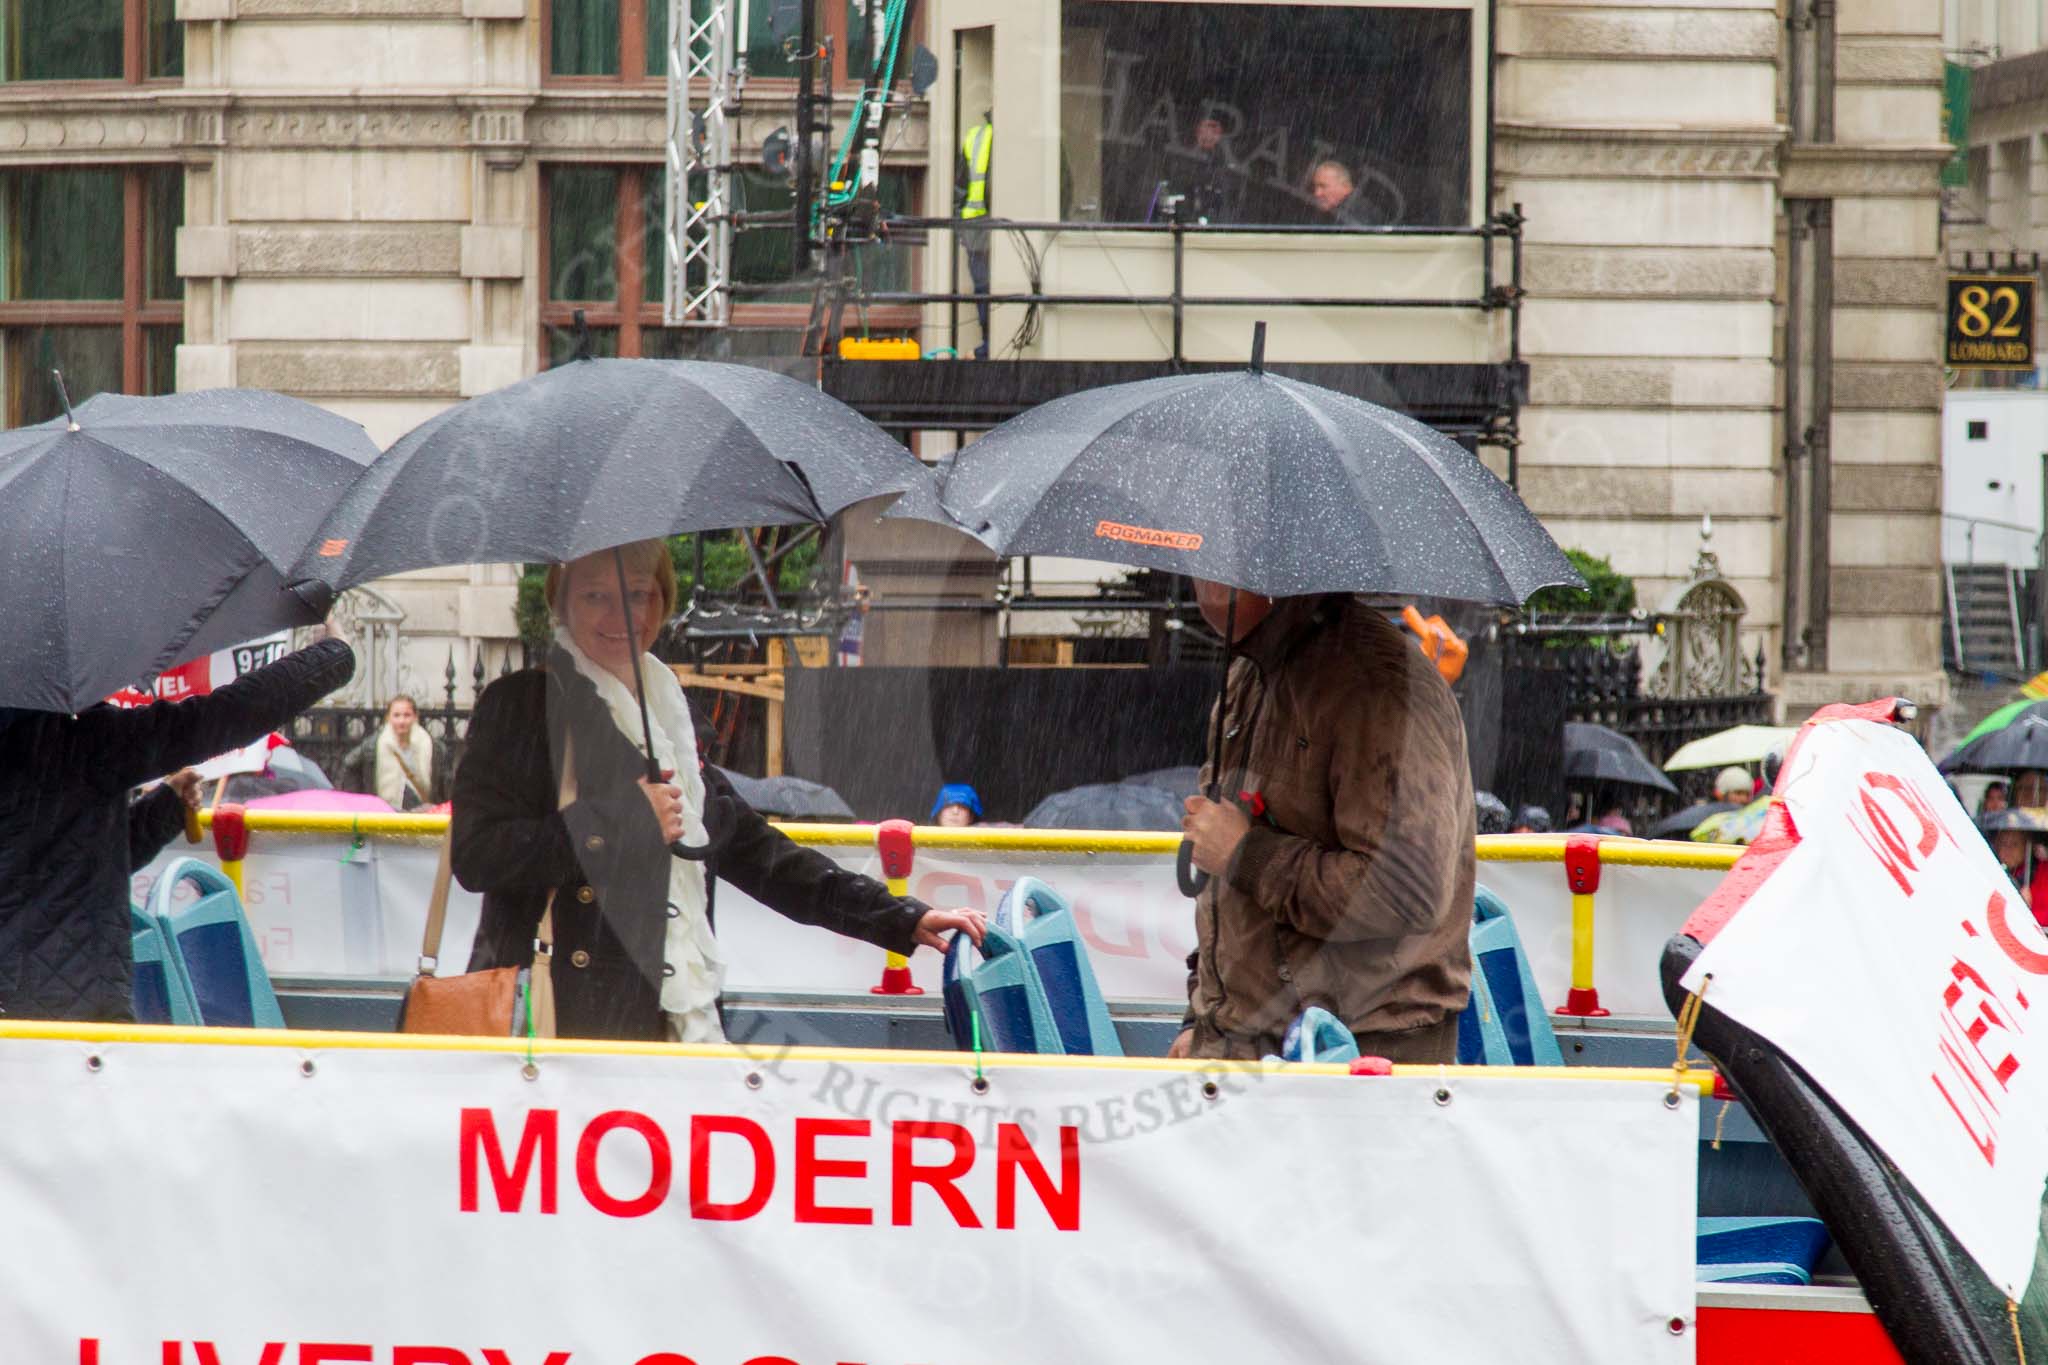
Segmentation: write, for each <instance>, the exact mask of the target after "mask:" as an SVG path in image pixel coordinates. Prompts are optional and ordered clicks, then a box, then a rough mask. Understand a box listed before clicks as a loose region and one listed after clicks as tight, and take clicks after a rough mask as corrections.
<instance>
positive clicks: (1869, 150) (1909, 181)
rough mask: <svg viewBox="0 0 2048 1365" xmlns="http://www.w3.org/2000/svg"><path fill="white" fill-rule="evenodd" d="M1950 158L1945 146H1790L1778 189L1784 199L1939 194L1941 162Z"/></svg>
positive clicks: (1844, 143) (1786, 153)
mask: <svg viewBox="0 0 2048 1365" xmlns="http://www.w3.org/2000/svg"><path fill="white" fill-rule="evenodd" d="M1951 154H1952V149H1951V148H1949V147H1948V146H1947V145H1946V144H1944V143H1935V144H1930V145H1927V146H1921V147H1914V146H1905V147H1873V146H1869V145H1867V144H1856V143H1847V142H1798V143H1792V144H1791V145H1789V146H1787V147H1786V148H1785V157H1784V167H1785V169H1784V177H1783V183H1782V186H1781V189H1782V192H1783V194H1784V195H1785V197H1786V198H1787V199H1856V198H1865V197H1870V196H1877V195H1920V194H1927V195H1932V194H1937V193H1939V192H1940V188H1941V166H1942V163H1943V162H1945V161H1947V160H1948V158H1949V157H1950V155H1951Z"/></svg>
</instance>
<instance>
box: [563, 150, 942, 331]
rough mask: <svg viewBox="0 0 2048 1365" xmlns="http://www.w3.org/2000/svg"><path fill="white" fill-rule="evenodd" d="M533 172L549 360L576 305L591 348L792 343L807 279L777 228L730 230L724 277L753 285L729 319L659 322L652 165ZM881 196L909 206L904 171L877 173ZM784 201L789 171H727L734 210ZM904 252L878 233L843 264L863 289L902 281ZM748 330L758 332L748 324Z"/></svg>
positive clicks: (771, 208)
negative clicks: (728, 271)
mask: <svg viewBox="0 0 2048 1365" xmlns="http://www.w3.org/2000/svg"><path fill="white" fill-rule="evenodd" d="M545 181H546V192H545V200H546V204H545V212H546V215H547V217H546V221H545V223H544V225H543V228H542V233H541V238H542V242H543V250H544V251H545V253H546V256H545V259H544V260H543V261H542V262H541V269H542V277H543V278H544V279H545V280H546V282H547V283H546V296H545V299H544V300H543V302H542V305H541V324H542V328H543V331H544V333H545V335H544V336H543V339H542V341H543V346H542V349H543V351H544V352H545V353H546V355H547V358H548V363H549V364H550V365H553V364H558V363H560V362H562V361H565V360H568V359H569V358H571V357H572V356H574V355H575V354H576V350H577V347H578V345H579V344H581V338H580V335H579V333H578V332H577V331H576V313H577V312H578V311H579V310H580V311H581V312H582V313H583V320H584V325H585V327H586V328H587V329H588V347H589V353H590V354H592V355H598V356H654V357H665V358H670V359H681V358H684V357H688V356H697V355H702V356H704V357H706V358H710V357H711V356H713V355H714V354H716V355H720V356H727V355H729V356H749V357H760V356H764V355H778V354H780V355H795V354H797V353H798V350H799V345H798V342H799V341H800V339H801V337H802V329H803V323H804V319H805V318H806V317H807V316H808V311H809V305H810V301H811V296H812V292H813V285H812V284H811V283H810V282H809V281H804V282H790V280H791V272H790V264H791V261H790V257H791V251H790V229H789V228H788V227H784V226H773V227H756V228H745V229H742V230H740V231H738V232H736V233H735V234H734V238H733V252H732V278H733V281H734V283H735V284H738V285H741V286H754V287H753V288H748V289H744V290H743V291H742V292H741V293H740V294H739V297H738V298H737V299H736V300H735V303H734V308H733V319H734V321H735V323H737V324H738V325H737V326H734V327H729V328H718V329H713V328H700V327H675V328H667V327H663V326H662V325H661V302H662V288H663V283H664V281H663V272H664V247H663V242H662V209H663V205H664V203H665V202H666V193H665V185H664V179H663V173H662V168H661V167H660V166H659V165H653V164H648V165H630V166H607V165H561V164H558V165H552V166H549V167H547V168H546V175H545ZM881 199H882V207H883V209H884V211H885V212H890V213H907V212H913V211H914V210H915V208H916V205H917V202H918V185H917V183H916V182H915V181H914V180H912V178H911V177H909V176H906V175H898V174H894V173H891V174H887V175H885V176H884V177H883V180H882V194H881ZM793 201H794V195H793V194H792V193H791V190H790V186H789V182H788V181H786V180H785V179H783V178H782V177H780V176H776V175H771V174H769V173H768V172H766V171H763V170H761V169H759V168H758V167H755V168H742V169H741V170H739V171H738V172H737V173H736V174H735V175H734V184H733V206H734V209H735V211H736V212H740V213H755V214H785V215H786V214H788V213H789V211H790V209H791V206H792V203H793ZM910 253H911V248H908V247H901V246H890V245H886V244H882V243H874V244H869V245H865V246H860V247H855V248H853V249H852V250H851V251H850V252H849V253H848V257H847V269H848V270H849V271H850V272H851V273H853V274H854V276H855V278H856V280H857V282H859V283H860V284H862V285H863V286H865V288H867V289H869V290H900V289H904V288H907V287H908V282H909V280H910V278H911V273H910V272H911V261H910ZM777 285H780V286H782V287H780V288H775V287H774V286H777ZM894 312H895V313H902V314H903V316H901V317H897V316H894V314H893V313H892V315H891V316H890V318H889V321H890V322H891V324H892V325H895V326H900V327H906V328H908V327H915V326H916V311H915V309H911V310H909V311H908V312H904V310H902V309H897V310H894ZM756 332H761V333H763V334H764V335H760V336H750V335H748V334H749V333H756ZM771 337H772V338H773V339H772V340H770V339H769V338H771Z"/></svg>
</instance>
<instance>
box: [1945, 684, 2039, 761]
mask: <svg viewBox="0 0 2048 1365" xmlns="http://www.w3.org/2000/svg"><path fill="white" fill-rule="evenodd" d="M2040 704H2041V703H2039V702H2037V701H2035V700H2034V699H2033V698H2032V697H2021V698H2020V699H2019V700H2018V701H2011V702H2007V703H2006V704H2005V705H2003V706H2001V707H1999V708H1998V709H1997V710H1996V711H1993V712H1992V713H1991V714H1990V715H1988V716H1986V717H1984V719H1982V720H1980V721H1978V722H1977V728H1976V729H1974V730H1972V731H1970V733H1969V734H1967V735H1964V736H1963V744H1968V743H1969V742H1970V741H1971V740H1973V739H1976V738H1978V737H1979V736H1982V735H1988V734H1990V733H1991V732H1992V731H1993V730H2003V729H2004V728H2005V727H2006V726H2008V725H2010V724H2012V723H2013V722H2014V721H2016V720H2018V719H2019V717H2020V712H2022V711H2024V710H2026V709H2027V708H2028V707H2029V706H2039V705H2040ZM1963 744H1958V745H1957V746H1956V747H1957V748H1958V749H1960V748H1962V747H1963Z"/></svg>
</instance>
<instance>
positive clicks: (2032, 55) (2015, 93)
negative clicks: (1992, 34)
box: [1970, 49, 2048, 114]
mask: <svg viewBox="0 0 2048 1365" xmlns="http://www.w3.org/2000/svg"><path fill="white" fill-rule="evenodd" d="M2043 99H2048V49H2044V50H2042V51H2039V52H2029V53H2026V54H2025V55H2024V56H2019V57H2007V58H2004V59H2003V60H2001V61H1996V62H1991V63H1988V64H1986V65H1984V66H1980V67H1978V68H1976V69H1975V70H1974V71H1972V72H1971V73H1970V112H1971V113H1972V114H1976V113H1978V112H1979V111H1982V112H1985V113H1989V112H1990V111H1991V110H1993V109H2002V108H2004V107H2006V106H2007V105H2013V104H2031V103H2034V102H2035V101H2038V100H2043Z"/></svg>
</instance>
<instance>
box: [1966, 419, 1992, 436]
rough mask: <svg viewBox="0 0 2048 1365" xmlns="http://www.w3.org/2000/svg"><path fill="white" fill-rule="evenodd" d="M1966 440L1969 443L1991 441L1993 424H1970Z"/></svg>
mask: <svg viewBox="0 0 2048 1365" xmlns="http://www.w3.org/2000/svg"><path fill="white" fill-rule="evenodd" d="M1964 439H1965V440H1969V441H1987V440H1989V439H1991V424H1990V423H1989V422H1971V423H1970V424H1969V431H1968V432H1967V433H1966V434H1965V436H1964Z"/></svg>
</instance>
